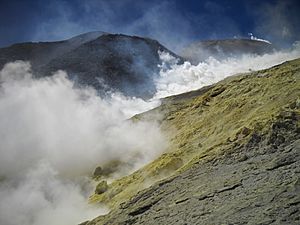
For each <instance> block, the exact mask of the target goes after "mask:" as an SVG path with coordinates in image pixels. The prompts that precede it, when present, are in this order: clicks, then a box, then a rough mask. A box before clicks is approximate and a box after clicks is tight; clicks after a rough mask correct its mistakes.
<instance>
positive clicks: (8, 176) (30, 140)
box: [0, 61, 165, 225]
mask: <svg viewBox="0 0 300 225" xmlns="http://www.w3.org/2000/svg"><path fill="white" fill-rule="evenodd" d="M0 82H1V83H0V85H1V87H0V142H1V148H0V177H1V176H2V177H3V179H4V181H2V182H1V183H0V185H1V186H0V199H1V201H0V211H1V212H0V213H1V214H0V224H6V225H7V224H25V225H27V224H28V225H29V224H76V222H77V223H79V222H81V221H82V220H86V219H90V218H92V217H95V216H97V215H99V214H101V213H102V211H103V210H99V209H98V210H95V209H90V210H89V209H88V207H87V203H86V199H87V195H88V194H89V190H90V189H89V188H88V190H86V189H85V188H84V189H85V190H82V188H83V187H86V185H83V186H82V185H80V184H81V183H82V181H81V180H80V182H79V180H78V179H79V178H78V177H80V176H84V175H88V174H90V173H91V172H92V171H93V170H94V169H95V167H96V166H97V165H101V164H103V163H106V162H109V161H110V160H120V161H123V162H125V163H130V165H131V166H132V168H137V167H139V166H141V165H143V164H145V163H146V162H149V160H152V159H153V158H154V157H156V156H157V155H159V153H161V152H162V150H163V149H164V146H165V141H164V138H163V136H162V135H161V134H160V131H159V128H158V126H157V125H156V124H155V123H146V122H136V123H133V122H131V121H128V120H126V119H128V118H129V117H130V116H132V115H133V114H134V113H138V112H141V111H144V110H147V109H149V107H150V108H151V107H153V106H155V105H156V104H157V102H150V103H146V102H144V101H143V100H141V99H136V98H133V99H127V98H125V97H123V96H122V95H121V94H114V95H112V97H111V98H110V99H108V100H106V99H102V98H100V97H99V96H97V95H96V92H95V90H93V89H89V88H85V89H76V88H74V87H73V86H74V85H73V83H72V82H71V81H70V80H69V79H67V75H66V73H64V72H62V71H58V72H57V73H56V74H54V75H53V76H52V77H47V78H42V79H33V78H32V74H31V72H30V64H29V63H25V62H21V61H20V62H15V63H9V64H6V65H5V66H4V68H3V69H2V71H1V72H0ZM75 178H76V180H74V179H75ZM61 214H62V215H61ZM91 215H92V217H91ZM50 218H51V219H50ZM52 218H53V219H52ZM55 218H57V220H56V219H55ZM59 218H60V220H59Z"/></svg>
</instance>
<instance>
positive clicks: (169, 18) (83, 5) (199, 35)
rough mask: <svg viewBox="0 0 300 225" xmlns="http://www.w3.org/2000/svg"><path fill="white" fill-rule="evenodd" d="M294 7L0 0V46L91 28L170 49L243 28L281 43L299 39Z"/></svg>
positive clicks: (252, 1) (269, 0)
mask: <svg viewBox="0 0 300 225" xmlns="http://www.w3.org/2000/svg"><path fill="white" fill-rule="evenodd" d="M299 9H300V8H299V4H298V3H297V1H296V0H295V1H294V0H284V1H283V0H281V1H278V0H265V1H264V0H248V1H243V0H203V1H201V0H198V1H196V0H195V1H192V0H174V1H171V0H160V1H158V0H151V1H143V0H52V1H46V0H19V1H18V0H0V47H3V46H7V45H10V44H13V43H17V42H27V41H53V40H62V39H66V38H69V37H72V36H75V35H77V34H80V33H84V32H88V31H94V30H100V31H106V32H111V33H125V34H129V35H139V36H147V37H151V38H154V39H157V40H158V41H160V42H161V43H163V44H164V45H166V46H167V47H169V48H172V49H178V48H180V47H182V46H184V45H186V44H188V43H190V42H191V41H196V40H204V39H224V38H233V37H247V35H248V33H249V32H252V33H253V34H254V35H255V36H257V37H258V38H264V39H268V40H270V41H271V42H273V43H275V44H277V45H287V44H291V43H293V42H294V41H296V40H298V39H300V38H299V35H300V19H299V15H298V14H300V13H299V11H300V10H299Z"/></svg>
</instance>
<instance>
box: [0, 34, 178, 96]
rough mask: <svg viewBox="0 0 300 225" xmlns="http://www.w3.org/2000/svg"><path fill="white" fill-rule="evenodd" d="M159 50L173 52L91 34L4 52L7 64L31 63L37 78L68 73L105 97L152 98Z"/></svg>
mask: <svg viewBox="0 0 300 225" xmlns="http://www.w3.org/2000/svg"><path fill="white" fill-rule="evenodd" d="M159 51H164V52H168V53H170V54H171V55H172V56H175V57H177V58H180V57H178V56H177V55H175V54H174V53H173V52H171V51H170V50H168V49H167V48H165V47H164V46H163V45H161V44H160V43H159V42H158V41H156V40H152V39H149V38H142V37H136V36H127V35H123V34H108V33H104V32H90V33H86V34H82V35H79V36H76V37H73V38H71V39H68V40H65V41H57V42H38V43H31V42H30V43H20V44H14V45H12V46H9V47H6V48H1V49H0V67H1V68H2V67H3V66H4V64H5V63H7V62H11V61H16V60H24V61H30V62H31V65H32V70H33V72H34V74H35V76H36V77H44V76H50V75H51V74H52V73H53V72H55V71H57V70H65V71H67V73H68V75H69V77H70V78H71V79H73V80H75V81H76V83H77V84H78V85H90V86H93V87H94V88H95V89H96V90H97V91H99V93H100V94H102V95H104V94H105V93H106V92H107V91H109V90H114V91H119V92H122V93H123V94H125V95H127V96H136V97H142V98H149V97H151V96H152V94H153V93H154V92H155V86H154V83H153V80H154V78H155V75H157V74H158V72H159V68H158V64H160V63H161V60H160V57H159Z"/></svg>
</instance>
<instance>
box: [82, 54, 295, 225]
mask: <svg viewBox="0 0 300 225" xmlns="http://www.w3.org/2000/svg"><path fill="white" fill-rule="evenodd" d="M133 119H136V120H141V119H142V120H153V119H155V120H159V121H160V124H161V129H162V130H163V131H164V132H165V134H166V136H167V137H168V138H169V140H170V145H169V148H168V149H167V152H166V153H164V154H163V155H162V156H161V157H159V158H158V159H156V160H155V161H153V162H152V163H150V164H148V165H146V166H145V167H143V168H141V169H140V170H138V171H136V172H134V173H133V174H131V175H129V176H126V177H123V178H120V179H118V180H116V181H114V182H113V183H111V184H110V185H108V186H107V187H106V188H105V190H104V191H103V193H100V194H95V195H93V196H91V202H94V203H95V202H98V203H106V204H107V205H108V206H110V207H111V209H112V210H111V212H110V213H109V214H108V215H105V216H100V217H98V218H96V219H94V220H92V221H90V222H85V224H88V225H95V224H97V225H100V224H299V223H300V217H299V212H300V198H299V196H300V163H299V162H300V161H299V160H300V140H299V137H300V59H297V60H294V61H291V62H286V63H284V64H282V65H279V66H275V67H273V68H270V69H267V70H263V71H258V72H252V73H249V74H242V75H237V76H233V77H230V78H227V79H225V80H223V81H221V82H219V83H217V84H215V85H212V86H209V87H205V88H202V89H200V90H198V91H194V92H190V93H186V94H182V95H179V96H173V97H170V98H167V99H165V100H164V103H163V104H162V105H161V106H160V107H158V108H156V109H154V110H152V111H150V112H147V113H144V114H142V115H138V116H136V117H135V118H133Z"/></svg>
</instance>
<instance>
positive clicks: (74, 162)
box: [0, 44, 300, 225]
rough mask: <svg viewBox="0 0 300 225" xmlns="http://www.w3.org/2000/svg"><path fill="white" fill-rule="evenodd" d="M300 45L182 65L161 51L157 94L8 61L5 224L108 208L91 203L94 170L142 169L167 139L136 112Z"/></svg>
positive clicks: (72, 217)
mask: <svg viewBox="0 0 300 225" xmlns="http://www.w3.org/2000/svg"><path fill="white" fill-rule="evenodd" d="M299 47H300V46H299V44H298V45H295V46H294V49H293V50H292V51H290V52H288V51H281V52H275V53H273V54H265V55H263V56H256V55H244V56H242V57H240V58H228V59H225V60H221V61H218V60H216V59H214V58H209V59H208V60H207V61H205V62H202V63H199V64H198V65H196V66H193V65H191V64H190V63H189V62H185V63H184V64H183V65H177V61H176V59H175V58H174V57H172V56H170V55H169V54H166V53H163V52H161V53H160V57H161V59H162V61H163V63H162V65H160V69H161V70H160V73H159V76H158V79H157V80H156V81H155V84H156V88H157V93H156V94H155V96H154V98H153V100H152V101H149V102H145V101H143V100H141V99H138V98H127V97H124V96H123V95H122V94H121V93H114V94H112V95H111V97H110V98H108V99H103V98H101V97H99V96H97V95H96V92H95V90H94V89H92V88H75V87H74V85H73V82H72V81H70V80H69V79H67V75H66V73H65V72H63V71H58V72H56V74H54V75H53V76H51V77H47V78H40V79H33V78H32V74H31V71H30V64H29V63H26V62H22V61H19V62H14V63H9V64H6V65H5V66H4V68H3V69H2V70H1V72H0V143H1V147H0V199H1V201H0V224H1V225H2V224H5V225H17V224H24V225H38V224H43V225H47V224H51V225H60V224H76V223H79V222H82V221H85V220H88V219H91V218H94V217H96V216H98V215H100V214H103V213H106V212H107V210H106V209H105V208H104V207H100V208H99V207H97V208H95V207H92V206H91V205H88V204H87V197H88V196H89V194H90V193H91V192H92V191H93V187H92V186H91V182H90V180H89V179H88V178H87V175H89V174H90V173H91V172H92V171H93V170H94V169H95V167H96V166H97V165H101V164H104V163H106V162H109V161H110V160H120V161H122V162H124V163H125V164H126V163H127V164H126V165H128V164H129V165H130V168H131V169H136V168H138V167H140V166H142V165H144V164H145V163H147V162H149V161H151V160H152V159H154V158H155V157H157V156H158V155H159V154H161V153H162V151H163V150H164V149H165V146H166V142H165V140H164V138H163V135H162V134H161V133H160V130H159V127H158V126H157V124H156V123H155V122H153V123H149V122H132V121H130V120H127V119H128V118H130V117H131V116H133V115H134V114H136V113H140V112H143V111H146V110H149V109H151V108H153V107H155V106H157V105H158V104H159V101H158V100H155V99H159V98H162V97H166V96H169V95H174V94H179V93H183V92H186V91H191V90H194V89H198V88H201V87H203V86H206V85H210V84H212V83H215V82H217V81H220V80H222V79H223V78H225V77H227V76H230V75H233V74H236V73H241V72H248V71H249V70H259V69H263V68H267V67H271V66H273V65H276V64H279V63H282V62H284V61H286V60H291V59H294V58H298V57H300V48H299Z"/></svg>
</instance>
